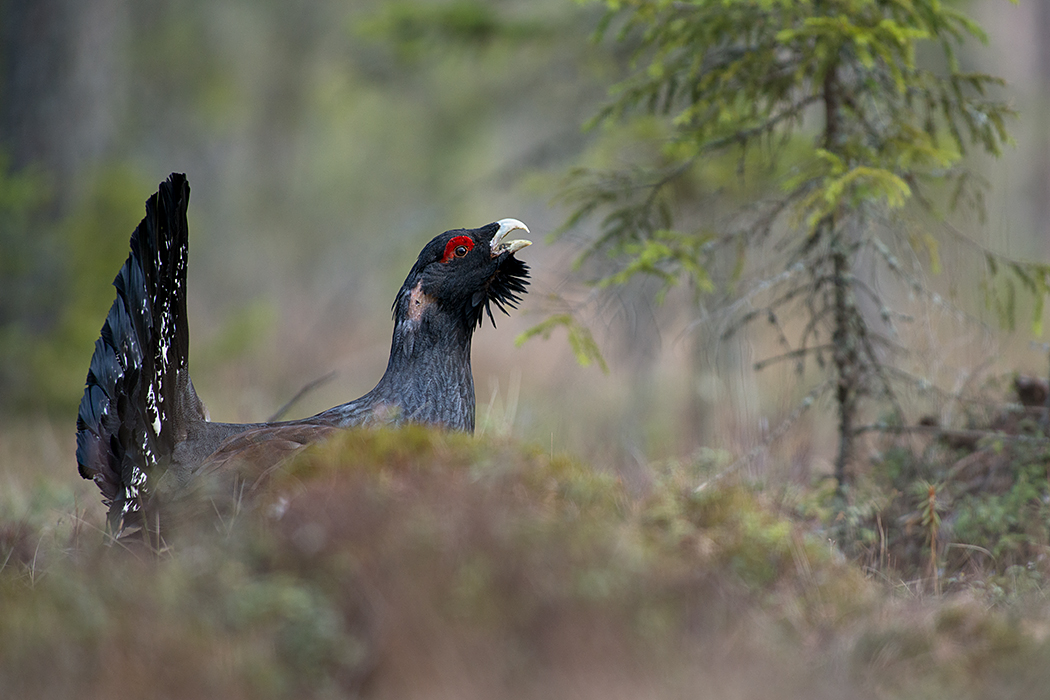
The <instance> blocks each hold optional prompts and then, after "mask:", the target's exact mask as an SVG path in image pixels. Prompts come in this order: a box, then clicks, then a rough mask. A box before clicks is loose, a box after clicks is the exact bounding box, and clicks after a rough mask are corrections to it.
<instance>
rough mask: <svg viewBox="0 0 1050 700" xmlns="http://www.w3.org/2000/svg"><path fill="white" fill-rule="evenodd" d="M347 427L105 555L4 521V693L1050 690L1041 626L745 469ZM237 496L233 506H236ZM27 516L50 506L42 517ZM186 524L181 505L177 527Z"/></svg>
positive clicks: (51, 530) (92, 533)
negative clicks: (704, 485) (867, 547)
mask: <svg viewBox="0 0 1050 700" xmlns="http://www.w3.org/2000/svg"><path fill="white" fill-rule="evenodd" d="M654 476H655V481H654V483H653V485H652V486H651V488H650V489H648V490H647V492H646V493H645V494H644V495H643V494H635V493H631V492H630V490H629V489H627V488H626V487H625V486H624V484H623V483H622V481H620V480H618V479H616V478H615V477H613V476H612V475H610V474H607V473H602V472H601V471H599V470H596V469H595V468H594V467H593V466H592V465H589V464H585V463H582V462H579V461H576V460H574V459H572V458H568V457H565V456H562V455H551V454H550V453H549V452H547V451H546V450H544V449H542V448H533V447H523V446H521V445H520V444H517V443H515V442H513V441H506V440H494V439H486V440H474V439H471V438H468V437H466V436H447V435H439V434H435V433H432V432H428V431H425V430H423V429H405V430H401V431H356V432H351V433H348V434H346V435H345V436H341V437H337V438H335V439H334V440H332V441H331V442H329V443H327V444H324V445H320V446H317V447H315V448H311V450H310V451H309V452H308V453H307V454H306V455H305V456H304V457H303V458H302V459H299V460H298V461H297V462H296V463H295V464H294V465H293V466H292V467H290V468H289V469H287V470H285V471H284V472H282V473H281V474H280V475H279V476H277V477H275V479H274V480H273V481H271V482H270V483H269V484H268V485H266V486H265V487H264V488H263V489H262V491H263V492H262V493H259V492H258V491H256V492H255V493H254V494H253V497H252V500H251V503H250V504H249V503H247V502H246V501H241V502H239V503H235V504H232V505H231V504H220V505H219V507H217V508H216V509H215V512H213V513H200V512H198V513H197V514H196V516H195V517H194V518H193V519H192V520H191V522H190V523H185V522H184V524H183V526H182V527H180V528H177V529H176V530H175V531H169V532H168V534H167V540H166V545H165V548H163V549H162V550H161V551H159V552H148V551H146V550H145V549H144V548H141V547H136V546H133V545H129V546H128V547H127V548H125V547H121V546H113V547H107V546H106V545H104V544H103V543H102V538H101V537H100V536H99V533H98V532H97V531H96V530H95V529H93V528H92V527H91V526H90V525H89V524H88V523H87V522H85V521H83V520H79V519H77V518H75V517H73V516H72V514H69V513H67V514H66V516H65V517H64V518H63V519H62V520H61V521H60V522H58V524H57V525H56V524H54V523H50V524H47V525H44V526H42V525H41V524H40V522H39V521H37V522H33V521H32V520H31V519H27V520H23V521H21V522H19V521H15V520H10V519H6V520H5V523H4V529H3V530H2V531H0V548H2V550H0V551H2V552H3V554H4V559H3V561H4V568H3V570H2V571H0V587H2V592H3V595H2V596H0V650H2V653H0V691H3V693H4V696H5V697H18V698H36V697H39V698H44V697H60V696H67V695H75V696H76V697H80V698H96V697H97V698H103V697H105V698H122V697H143V696H148V697H180V698H185V697H223V698H231V697H232V698H238V697H251V698H266V697H300V698H306V697H346V696H354V695H356V694H360V695H364V696H369V697H416V696H420V697H422V696H425V697H435V696H440V697H552V696H556V697H557V696H565V695H570V694H571V695H573V696H575V697H609V696H613V697H621V696H624V697H628V696H639V695H641V696H645V697H700V698H708V697H710V698H721V697H727V696H729V697H754V696H761V697H772V698H795V697H817V698H821V697H828V698H832V697H857V698H864V697H873V698H880V697H886V698H889V697H932V698H941V697H943V698H959V697H963V698H978V697H988V698H991V697H1009V696H1014V695H1016V696H1022V695H1025V696H1027V695H1029V694H1031V693H1032V692H1038V691H1039V690H1040V689H1042V688H1044V687H1045V683H1046V677H1045V676H1046V668H1047V663H1046V661H1047V655H1048V654H1050V649H1047V648H1046V646H1045V643H1044V642H1043V638H1044V637H1045V630H1046V624H1047V621H1046V620H1043V619H1040V618H1032V617H1029V616H1023V615H1021V614H1019V612H1020V611H1019V610H1017V609H1013V608H1004V607H996V606H992V605H990V604H989V599H988V598H987V597H986V596H983V595H981V594H979V593H974V592H971V593H969V594H967V595H959V596H955V597H953V598H951V599H949V600H942V599H939V598H933V597H924V596H921V595H900V594H898V593H895V592H894V591H893V590H892V589H891V588H889V587H887V586H884V585H882V583H881V582H879V581H873V580H870V579H868V578H867V577H865V576H864V575H863V573H862V572H861V570H860V569H859V568H858V567H857V566H855V565H854V564H852V563H850V562H849V561H847V560H845V559H844V558H843V557H842V556H841V555H840V554H839V553H838V551H837V550H836V548H835V547H834V545H833V544H831V543H829V542H828V541H827V540H826V539H824V538H823V537H822V536H821V535H820V534H819V533H818V532H815V531H813V530H811V529H810V528H808V527H805V526H801V525H799V524H796V523H793V522H792V521H791V520H789V519H788V518H786V517H785V516H784V515H783V514H781V513H779V512H778V509H777V507H776V505H775V502H774V501H775V499H771V498H770V497H768V496H766V495H763V494H761V493H757V492H755V491H754V490H752V489H750V488H748V487H745V486H742V485H730V484H723V485H720V486H718V487H713V488H709V489H704V490H701V491H699V492H697V491H696V490H695V487H694V485H695V480H696V478H697V476H698V474H697V472H696V471H695V470H692V469H689V468H684V467H672V466H669V467H667V468H666V469H661V470H660V471H659V472H658V473H657V474H655V475H654ZM237 506H240V507H239V508H238V507H237ZM35 517H36V518H41V519H42V520H48V519H49V517H50V515H48V516H44V515H43V511H39V510H38V511H36V516H35ZM184 520H185V519H184Z"/></svg>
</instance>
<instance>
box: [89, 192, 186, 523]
mask: <svg viewBox="0 0 1050 700" xmlns="http://www.w3.org/2000/svg"><path fill="white" fill-rule="evenodd" d="M189 196H190V187H189V183H188V182H187V181H186V176H185V175H181V174H177V173H172V175H171V176H170V177H168V179H167V181H165V182H163V183H161V185H160V188H159V190H158V192H157V193H156V194H154V195H153V196H152V197H150V198H149V201H147V202H146V218H144V219H143V220H142V223H140V224H139V225H138V228H136V229H135V232H134V233H133V234H132V236H131V253H130V255H128V259H127V262H125V263H124V266H123V267H122V268H121V270H120V273H119V274H117V277H116V279H114V280H113V286H114V287H116V289H117V298H116V300H115V301H114V302H113V306H112V307H111V308H110V310H109V315H108V316H107V318H106V322H105V324H104V325H103V326H102V333H101V337H99V339H98V340H96V341H95V354H94V355H93V356H92V358H91V366H90V369H89V370H88V375H87V386H86V387H85V389H84V397H83V399H81V402H80V411H79V413H78V415H77V464H78V465H79V469H80V475H81V476H83V477H84V478H85V479H92V480H93V481H94V482H95V483H96V484H98V486H99V489H101V491H102V497H103V502H104V503H106V505H108V506H109V518H108V520H109V528H110V531H111V532H112V533H113V534H119V533H121V532H122V531H125V530H126V529H127V528H130V527H133V526H136V525H140V524H141V523H142V514H143V509H144V504H145V501H146V497H147V495H148V489H149V483H150V479H151V478H153V476H154V475H155V474H157V473H158V467H159V468H161V469H163V468H164V467H166V466H167V464H168V462H170V460H171V456H172V453H173V450H174V448H175V445H176V443H177V442H178V440H180V439H183V438H185V435H186V427H187V425H188V423H189V422H191V421H195V420H203V418H204V409H203V406H202V405H201V403H200V401H199V399H197V396H196V393H195V392H194V390H193V384H192V382H191V381H190V377H189V370H188V354H189V324H188V323H187V319H186V259H187V252H188V244H189V236H188V233H189V232H188V227H187V223H186V208H187V204H188V203H189Z"/></svg>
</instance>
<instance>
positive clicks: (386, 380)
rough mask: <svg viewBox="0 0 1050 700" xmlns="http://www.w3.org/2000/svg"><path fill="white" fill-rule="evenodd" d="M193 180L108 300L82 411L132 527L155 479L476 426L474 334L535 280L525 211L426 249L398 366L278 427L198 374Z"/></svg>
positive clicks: (143, 234)
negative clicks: (217, 414) (190, 265)
mask: <svg viewBox="0 0 1050 700" xmlns="http://www.w3.org/2000/svg"><path fill="white" fill-rule="evenodd" d="M189 193H190V188H189V184H188V182H187V181H186V177H185V175H182V174H177V173H173V174H172V175H171V176H170V177H169V178H168V179H167V181H165V182H163V183H161V185H160V187H159V189H158V191H157V193H156V194H154V195H153V196H152V197H150V199H149V200H148V201H147V203H146V217H145V218H144V219H143V220H142V222H141V223H140V224H139V226H138V227H137V228H136V230H135V232H134V233H133V234H132V236H131V252H130V254H129V256H128V259H127V261H126V262H125V263H124V266H123V267H122V268H121V270H120V272H119V273H118V274H117V277H116V279H114V280H113V285H114V286H115V287H116V289H117V296H116V300H115V301H114V302H113V305H112V307H111V308H110V310H109V314H108V316H107V318H106V321H105V323H104V325H103V326H102V332H101V335H100V337H99V339H98V340H97V341H95V351H94V355H93V356H92V358H91V364H90V368H89V370H88V375H87V382H86V387H85V389H84V396H83V399H82V400H81V402H80V410H79V413H78V416H77V452H76V455H77V463H78V466H79V471H80V474H81V476H83V477H84V478H85V479H92V480H93V481H94V482H95V483H96V484H97V485H98V487H99V489H100V490H101V491H102V497H103V502H104V503H105V504H106V505H107V506H108V507H109V514H108V526H109V529H110V531H111V532H112V533H114V534H120V533H121V532H123V531H125V530H126V529H128V528H131V527H132V526H137V525H139V524H141V522H142V513H143V511H144V509H146V508H147V504H148V502H149V497H150V494H151V490H152V488H153V484H154V482H155V480H157V479H159V478H161V477H163V478H165V479H166V480H167V481H168V482H171V483H176V484H189V483H190V482H192V481H193V480H194V478H195V477H198V476H200V475H202V474H206V473H214V472H216V471H221V470H223V469H225V468H227V467H228V466H229V465H230V464H233V463H243V462H245V461H253V462H257V463H258V464H259V465H260V466H261V467H265V466H267V465H273V464H277V463H279V462H281V461H282V460H283V459H285V458H287V457H288V456H289V455H290V454H293V453H294V452H296V451H297V450H299V449H300V448H302V447H303V446H304V445H307V444H310V443H312V442H315V441H317V440H320V439H322V438H324V437H326V436H327V435H329V434H330V433H331V432H332V431H334V430H337V429H340V428H347V427H351V426H359V425H368V424H400V423H406V422H407V423H421V424H427V425H433V426H439V427H442V428H445V429H448V430H456V431H468V432H472V431H473V430H474V409H475V398H474V380H473V376H472V373H471V365H470V351H471V339H472V337H473V334H474V331H475V329H477V328H478V327H480V326H481V325H482V322H483V320H484V317H485V316H486V315H487V316H488V317H489V319H490V321H491V322H492V324H493V325H495V319H494V317H493V315H492V307H493V306H495V307H496V308H497V309H499V310H500V311H502V312H504V313H507V308H508V307H510V308H514V307H516V306H517V303H518V302H519V301H520V299H521V295H523V294H524V293H525V291H526V286H527V285H528V277H529V272H528V266H527V265H526V264H525V263H524V262H522V261H520V260H518V258H517V257H515V253H517V252H518V251H519V250H521V249H522V248H524V247H525V246H528V245H530V242H529V241H527V240H523V239H517V240H514V239H508V238H507V236H508V234H510V233H511V232H512V231H516V230H519V229H520V230H522V231H524V232H526V233H527V232H528V228H527V227H526V226H525V224H523V223H521V222H520V221H518V220H516V219H502V220H500V221H497V222H494V223H491V224H488V225H486V226H482V227H480V228H476V229H455V230H451V231H446V232H444V233H442V234H440V235H438V236H435V237H434V238H433V239H432V240H431V241H430V242H429V243H427V244H426V246H424V247H423V250H422V252H420V254H419V257H418V258H417V260H416V262H415V264H414V265H413V266H412V269H411V271H410V272H409V273H408V277H406V278H405V282H404V284H403V285H402V286H401V289H400V291H399V292H398V293H397V296H396V298H395V299H394V304H393V317H394V332H393V339H392V341H391V344H390V357H389V359H388V361H387V367H386V371H385V373H384V374H383V376H382V378H381V379H380V380H379V382H378V383H377V384H376V386H375V388H373V389H372V390H371V391H369V392H368V393H367V394H365V395H364V396H362V397H360V398H358V399H355V400H353V401H350V402H348V403H344V404H341V405H339V406H335V407H333V408H330V409H328V410H326V411H322V412H321V413H318V414H317V415H314V416H311V417H310V418H305V419H302V420H295V421H284V422H273V423H247V424H235V423H219V422H212V421H210V420H209V419H208V416H207V413H206V412H205V409H204V405H203V403H202V402H201V400H200V399H199V398H198V397H197V393H196V391H195V390H194V388H193V381H192V380H191V379H190V374H189V363H188V360H189V326H188V322H187V317H186V261H187V251H188V227H187V222H186V210H187V205H188V202H189Z"/></svg>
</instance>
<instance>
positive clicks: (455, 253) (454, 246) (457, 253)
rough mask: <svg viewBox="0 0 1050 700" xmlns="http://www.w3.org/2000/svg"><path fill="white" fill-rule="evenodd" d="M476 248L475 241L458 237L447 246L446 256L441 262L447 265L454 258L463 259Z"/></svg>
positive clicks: (467, 237)
mask: <svg viewBox="0 0 1050 700" xmlns="http://www.w3.org/2000/svg"><path fill="white" fill-rule="evenodd" d="M473 248H474V239H473V238H471V237H470V236H456V237H455V238H453V239H452V240H450V241H449V242H448V243H446V244H445V254H444V255H443V256H442V258H441V262H443V263H447V262H448V261H449V260H451V259H452V258H462V257H463V256H464V255H466V254H467V253H469V252H470V251H471V250H472V249H473Z"/></svg>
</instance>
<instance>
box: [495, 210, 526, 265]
mask: <svg viewBox="0 0 1050 700" xmlns="http://www.w3.org/2000/svg"><path fill="white" fill-rule="evenodd" d="M496 223H498V224H499V230H498V231H496V235H495V236H493V237H492V257H496V256H497V255H499V254H501V253H510V254H511V255H513V254H514V253H516V252H518V251H519V250H521V249H522V248H524V247H526V246H530V245H532V241H528V240H525V239H524V238H519V239H515V240H512V241H507V240H504V239H505V238H506V237H507V234H508V233H510V232H511V231H516V230H518V229H521V230H522V231H524V232H525V233H529V227H528V226H526V225H525V224H523V223H521V222H520V221H518V220H517V219H500V220H499V221H497V222H496Z"/></svg>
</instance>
